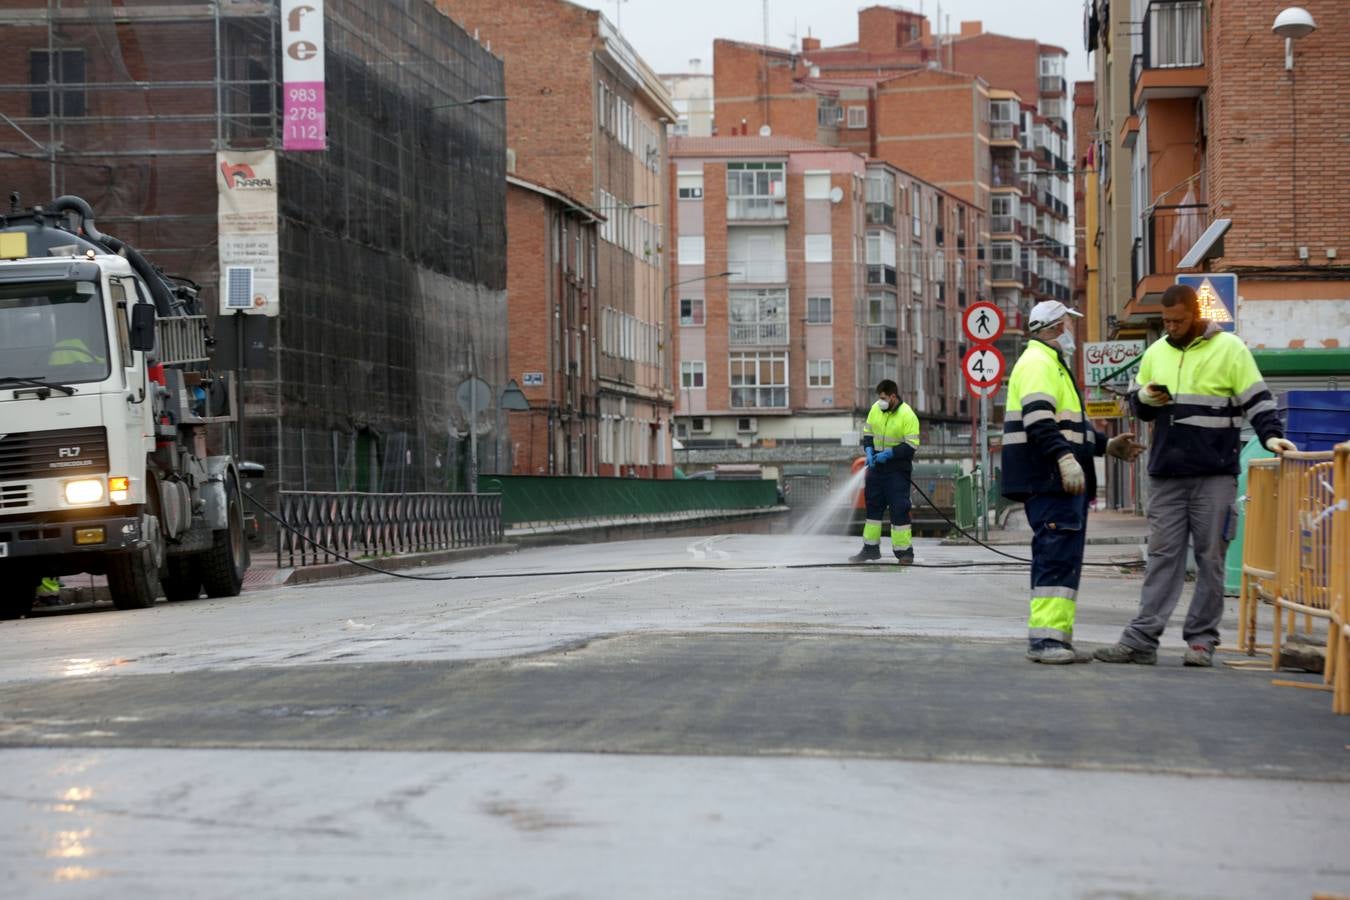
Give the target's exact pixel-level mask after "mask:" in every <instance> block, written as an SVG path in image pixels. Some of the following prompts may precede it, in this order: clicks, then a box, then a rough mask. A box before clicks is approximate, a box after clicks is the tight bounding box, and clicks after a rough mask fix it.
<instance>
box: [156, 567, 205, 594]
mask: <svg viewBox="0 0 1350 900" xmlns="http://www.w3.org/2000/svg"><path fill="white" fill-rule="evenodd" d="M167 564H168V567H169V573H168V575H166V576H164V577H162V578H160V581H161V582H163V584H164V597H165V599H168V600H196V599H197V598H198V597H200V596H201V595H202V573H201V567H200V566H198V565H197V559H196V557H193V556H170V557H169V559H168V561H167Z"/></svg>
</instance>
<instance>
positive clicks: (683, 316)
mask: <svg viewBox="0 0 1350 900" xmlns="http://www.w3.org/2000/svg"><path fill="white" fill-rule="evenodd" d="M680 324H681V325H702V324H703V298H702V297H684V298H682V299H681V300H680Z"/></svg>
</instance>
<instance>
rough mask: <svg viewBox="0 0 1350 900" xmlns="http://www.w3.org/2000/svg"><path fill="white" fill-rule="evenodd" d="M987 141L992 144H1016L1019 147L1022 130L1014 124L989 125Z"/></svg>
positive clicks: (992, 123)
mask: <svg viewBox="0 0 1350 900" xmlns="http://www.w3.org/2000/svg"><path fill="white" fill-rule="evenodd" d="M989 141H990V143H993V144H1000V143H1004V144H1017V145H1018V146H1021V141H1022V129H1021V128H1019V127H1018V125H1017V123H1016V122H991V123H989Z"/></svg>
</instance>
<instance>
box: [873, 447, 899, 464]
mask: <svg viewBox="0 0 1350 900" xmlns="http://www.w3.org/2000/svg"><path fill="white" fill-rule="evenodd" d="M894 456H895V451H894V450H882V451H881V452H880V453H878V454H877V465H879V466H880V465H883V464H885V463H888V462H890V461H891V459H892V457H894Z"/></svg>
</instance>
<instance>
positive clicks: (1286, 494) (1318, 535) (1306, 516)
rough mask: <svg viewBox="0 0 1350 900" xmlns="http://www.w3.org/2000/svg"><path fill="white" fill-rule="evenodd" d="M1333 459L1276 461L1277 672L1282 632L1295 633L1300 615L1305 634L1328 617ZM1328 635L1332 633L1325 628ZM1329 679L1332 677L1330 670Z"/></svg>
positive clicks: (1314, 456) (1290, 456)
mask: <svg viewBox="0 0 1350 900" xmlns="http://www.w3.org/2000/svg"><path fill="white" fill-rule="evenodd" d="M1334 457H1335V454H1334V453H1332V452H1331V451H1329V450H1328V451H1324V452H1320V453H1297V452H1291V453H1285V454H1284V455H1283V456H1282V457H1280V502H1279V510H1280V511H1279V519H1278V522H1277V523H1276V532H1275V534H1276V541H1277V546H1278V553H1277V559H1276V593H1275V599H1274V605H1275V622H1274V625H1275V627H1274V630H1273V632H1272V636H1271V642H1270V656H1271V668H1273V669H1279V667H1280V643H1281V641H1282V640H1283V637H1284V631H1285V629H1286V627H1287V628H1288V629H1289V631H1290V632H1291V633H1292V632H1293V631H1294V628H1295V626H1296V622H1297V618H1298V614H1299V613H1302V614H1303V619H1304V630H1305V631H1307V632H1311V631H1312V620H1313V618H1314V617H1315V618H1320V619H1328V620H1329V619H1330V618H1331V568H1332V553H1331V527H1332V523H1333V522H1334V521H1335V516H1334V513H1335V503H1336V500H1335V489H1334V488H1333V486H1332V477H1333V473H1332V470H1333V469H1334V467H1335V463H1334ZM1328 631H1329V632H1330V631H1335V629H1333V628H1328ZM1328 644H1330V641H1328ZM1328 649H1330V648H1328ZM1329 656H1330V653H1328V657H1329ZM1329 661H1330V660H1329V659H1328V662H1329ZM1327 674H1328V676H1329V675H1330V671H1329V669H1328V672H1327Z"/></svg>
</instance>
